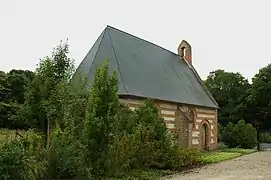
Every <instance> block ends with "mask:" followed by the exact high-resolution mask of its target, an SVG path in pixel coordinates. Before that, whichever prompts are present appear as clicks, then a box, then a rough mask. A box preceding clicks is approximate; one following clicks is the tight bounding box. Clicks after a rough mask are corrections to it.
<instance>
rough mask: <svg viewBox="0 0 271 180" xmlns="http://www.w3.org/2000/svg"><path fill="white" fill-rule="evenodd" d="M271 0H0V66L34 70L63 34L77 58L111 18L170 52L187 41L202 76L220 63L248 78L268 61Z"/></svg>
mask: <svg viewBox="0 0 271 180" xmlns="http://www.w3.org/2000/svg"><path fill="white" fill-rule="evenodd" d="M268 2H269V3H268ZM270 4H271V2H270V1H268V0H266V1H264V0H258V1H256V0H254V1H252V0H224V1H223V2H222V1H218V0H204V1H203V0H198V1H196V0H175V1H173V0H172V1H171V0H167V1H158V0H155V1H152V0H148V1H147V0H136V1H127V0H123V1H120V0H113V1H112V0H108V1H105V0H104V1H98V0H97V1H92V0H86V1H83V0H76V1H75V0H44V1H37V0H0V23H1V24H0V56H1V57H0V70H4V71H9V70H10V69H14V68H16V69H30V70H34V69H35V67H36V64H37V63H38V62H39V59H40V58H42V57H44V56H46V55H50V54H51V52H52V49H53V47H55V46H57V45H58V44H59V42H60V40H65V39H66V38H69V44H70V50H71V54H72V56H73V58H74V59H75V62H76V65H79V63H80V62H81V60H82V59H83V58H84V56H85V55H86V53H87V52H88V51H89V49H90V48H91V46H92V45H93V43H94V42H95V40H96V39H97V38H98V36H99V35H100V33H101V32H102V31H103V29H104V28H105V27H106V25H111V26H113V27H115V28H118V29H121V30H123V31H126V32H128V33H130V34H133V35H136V36H138V37H140V38H143V39H145V40H148V41H151V42H153V43H155V44H157V45H159V46H162V47H164V48H166V49H168V50H171V51H173V52H177V47H178V45H179V43H180V42H181V40H183V39H185V40H187V41H188V42H189V43H190V44H191V46H192V51H193V64H194V66H195V68H196V69H197V70H198V72H199V74H200V75H201V77H202V78H203V79H205V78H206V76H207V75H208V74H209V72H210V71H213V70H215V69H219V68H220V69H225V70H227V71H234V72H240V73H242V74H243V75H244V76H245V77H247V78H251V77H253V76H254V74H255V73H257V72H258V70H259V68H261V67H263V66H266V65H267V64H268V63H269V62H271V48H270V47H271V44H270V42H271V25H270V22H271V21H270V20H271V10H270V9H271V6H270Z"/></svg>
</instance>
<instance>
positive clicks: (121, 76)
mask: <svg viewBox="0 0 271 180" xmlns="http://www.w3.org/2000/svg"><path fill="white" fill-rule="evenodd" d="M108 36H109V39H110V42H111V46H112V49H113V52H114V55H115V58H116V62H117V65H118V69H119V74H120V78H121V80H122V83H123V87H124V89H125V91H126V93H128V91H127V88H126V86H125V83H124V79H123V75H122V72H121V66H120V63H119V60H118V57H117V54H116V50H115V47H114V45H113V41H112V38H111V34H110V32H109V31H108Z"/></svg>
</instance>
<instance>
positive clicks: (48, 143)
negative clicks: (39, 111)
mask: <svg viewBox="0 0 271 180" xmlns="http://www.w3.org/2000/svg"><path fill="white" fill-rule="evenodd" d="M46 142H47V144H46V148H47V149H48V148H49V146H50V120H49V118H48V119H47V138H46Z"/></svg>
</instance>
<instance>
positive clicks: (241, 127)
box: [222, 120, 256, 149]
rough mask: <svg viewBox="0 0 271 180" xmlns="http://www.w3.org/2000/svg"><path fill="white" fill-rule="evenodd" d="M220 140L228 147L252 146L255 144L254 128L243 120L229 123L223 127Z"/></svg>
mask: <svg viewBox="0 0 271 180" xmlns="http://www.w3.org/2000/svg"><path fill="white" fill-rule="evenodd" d="M222 140H223V142H224V143H225V144H226V145H227V146H229V147H230V148H234V147H241V148H245V149H249V148H253V147H255V145H256V129H255V128H254V127H253V126H252V125H251V124H249V123H247V124H246V122H245V121H244V120H240V121H239V122H238V123H237V124H233V123H229V124H228V125H227V126H226V127H225V129H224V132H223V135H222Z"/></svg>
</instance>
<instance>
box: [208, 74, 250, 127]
mask: <svg viewBox="0 0 271 180" xmlns="http://www.w3.org/2000/svg"><path fill="white" fill-rule="evenodd" d="M205 84H206V86H207V87H208V89H209V90H210V92H211V93H212V95H213V96H214V98H215V99H216V101H217V103H218V104H219V106H220V111H219V113H218V120H219V123H221V124H222V125H223V126H224V125H226V124H227V123H228V122H232V123H237V122H238V121H239V120H240V119H243V118H244V111H245V109H246V103H245V102H246V101H245V100H246V97H247V95H248V90H249V88H250V84H249V82H248V80H247V79H245V78H244V77H243V76H242V75H241V74H240V73H232V72H226V71H224V70H221V69H218V70H216V71H212V72H210V74H209V76H208V77H207V79H206V81H205Z"/></svg>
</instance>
